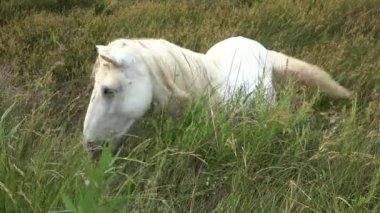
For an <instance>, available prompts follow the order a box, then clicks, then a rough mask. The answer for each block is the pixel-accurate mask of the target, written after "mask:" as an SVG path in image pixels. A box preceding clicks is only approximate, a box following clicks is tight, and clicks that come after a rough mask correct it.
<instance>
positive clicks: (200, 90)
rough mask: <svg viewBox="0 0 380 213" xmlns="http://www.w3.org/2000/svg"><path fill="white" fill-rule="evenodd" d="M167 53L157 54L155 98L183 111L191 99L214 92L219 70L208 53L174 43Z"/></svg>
mask: <svg viewBox="0 0 380 213" xmlns="http://www.w3.org/2000/svg"><path fill="white" fill-rule="evenodd" d="M167 50H168V51H164V52H165V53H157V54H156V55H155V58H156V65H157V66H155V67H156V70H155V71H153V73H154V74H153V75H154V82H153V84H154V85H153V87H154V88H153V89H154V99H156V100H157V101H158V102H160V103H161V105H162V104H168V105H172V106H171V107H172V108H181V105H182V104H185V103H186V102H187V101H188V100H189V99H191V98H194V97H197V96H201V95H204V93H205V92H206V91H210V90H211V87H212V83H213V79H214V78H215V73H216V72H215V70H216V68H215V66H214V63H213V62H212V61H210V59H209V58H208V57H206V56H205V54H202V53H197V52H194V51H191V50H188V49H185V48H182V47H179V46H177V45H174V44H169V45H168V49H167ZM176 105H179V106H176Z"/></svg>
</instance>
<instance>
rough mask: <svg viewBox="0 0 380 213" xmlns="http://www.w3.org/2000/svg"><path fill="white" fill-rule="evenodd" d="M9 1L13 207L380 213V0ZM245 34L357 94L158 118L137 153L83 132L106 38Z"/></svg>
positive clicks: (294, 92) (3, 74) (5, 207)
mask: <svg viewBox="0 0 380 213" xmlns="http://www.w3.org/2000/svg"><path fill="white" fill-rule="evenodd" d="M250 2H251V1H244V0H240V1H239V0H235V1H233V0H230V1H227V0H226V1H223V0H214V1H201V0H192V1H181V0H177V1H175V0H173V1H170V0H168V1H160V3H159V2H158V1H144V0H142V1H132V0H131V1H116V0H114V1H112V0H97V1H88V0H69V1H60V0H40V1H34V0H33V1H32V0H24V1H21V0H20V1H10V0H5V1H1V2H0V56H1V57H0V117H1V119H0V212H212V211H213V212H369V211H372V212H379V211H380V57H379V56H380V15H379V14H380V1H378V0H361V1H356V0H323V1H314V0H308V1H303V0H302V1H301V0H266V1H264V0H257V1H252V2H251V3H250ZM236 35H242V36H245V37H249V38H253V39H255V40H257V41H259V42H260V43H262V44H263V45H264V46H266V47H267V48H268V49H274V50H278V51H282V52H285V53H286V54H289V55H293V56H295V57H298V58H302V59H304V60H306V61H309V62H311V63H314V64H317V65H319V66H321V67H323V68H324V69H325V70H327V71H328V72H329V73H331V75H332V76H333V77H334V78H335V79H337V80H338V81H339V82H340V83H341V84H342V85H344V86H345V87H347V88H349V89H351V90H352V91H354V93H355V98H354V99H353V100H352V101H348V100H340V99H333V98H329V97H326V96H325V95H323V94H318V93H317V92H315V91H310V90H307V91H306V92H305V91H303V90H300V89H295V88H294V87H293V86H292V85H291V84H290V85H289V86H284V87H283V89H282V90H281V91H280V95H279V100H278V102H277V104H276V105H275V106H274V107H273V108H267V107H265V105H264V104H263V103H262V101H260V99H258V100H257V101H256V102H255V104H254V106H255V107H252V109H249V110H242V111H239V109H241V108H242V104H241V102H236V103H234V104H233V106H232V107H228V109H227V110H226V108H217V107H216V108H210V107H208V106H207V104H206V102H204V101H197V102H194V103H192V104H191V105H190V106H189V107H188V109H187V110H186V112H185V113H184V114H183V116H181V117H180V118H172V117H170V116H167V115H165V114H161V115H154V114H153V115H147V116H146V118H145V119H144V120H142V121H140V122H139V123H138V124H137V125H136V127H135V128H134V129H133V130H132V133H133V134H135V135H136V137H133V138H129V139H127V141H126V148H125V152H124V154H123V155H122V156H121V157H120V158H117V159H113V158H112V157H111V156H110V154H109V152H108V150H106V152H105V153H104V155H103V158H102V159H101V161H100V162H99V164H98V165H97V166H96V167H94V166H93V165H92V164H91V162H90V161H89V158H88V156H87V153H86V152H85V150H84V149H83V147H82V144H81V130H82V123H83V118H84V113H85V110H86V107H87V102H88V100H89V95H90V92H91V89H92V79H91V71H92V70H91V68H92V64H93V63H94V60H95V58H96V51H95V45H96V44H106V43H107V42H109V41H111V40H113V39H116V38H119V37H126V36H127V37H152V38H165V39H167V40H169V41H171V42H174V43H176V44H178V45H181V46H183V47H186V48H189V49H192V50H195V51H201V52H204V51H206V50H207V49H208V48H209V47H211V46H212V45H213V44H214V43H216V42H218V41H220V40H222V39H224V38H227V37H230V36H236Z"/></svg>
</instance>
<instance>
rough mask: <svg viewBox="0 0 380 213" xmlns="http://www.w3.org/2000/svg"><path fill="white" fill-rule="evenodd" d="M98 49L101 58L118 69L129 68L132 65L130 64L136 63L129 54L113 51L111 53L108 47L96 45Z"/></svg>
mask: <svg viewBox="0 0 380 213" xmlns="http://www.w3.org/2000/svg"><path fill="white" fill-rule="evenodd" d="M96 49H97V51H98V54H99V56H100V57H101V58H102V59H103V60H105V61H107V62H109V63H111V64H113V65H115V66H118V67H121V66H128V65H130V63H133V61H134V60H133V59H132V58H131V57H130V56H129V55H128V54H126V53H124V52H115V51H112V52H111V53H110V51H107V46H104V45H96Z"/></svg>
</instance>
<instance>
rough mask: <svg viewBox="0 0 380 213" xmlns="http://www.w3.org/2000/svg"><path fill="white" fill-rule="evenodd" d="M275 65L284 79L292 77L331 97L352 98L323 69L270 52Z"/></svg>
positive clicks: (275, 69) (349, 93)
mask: <svg viewBox="0 0 380 213" xmlns="http://www.w3.org/2000/svg"><path fill="white" fill-rule="evenodd" d="M269 52H270V54H271V56H272V60H273V65H274V67H273V68H274V72H275V73H276V74H279V75H280V76H282V77H291V78H292V79H294V80H296V82H299V83H301V84H306V85H307V86H317V87H319V89H320V90H321V91H323V92H325V93H327V94H329V95H332V96H337V97H342V98H350V97H351V92H350V91H348V90H347V89H346V88H344V87H342V86H341V85H339V83H338V82H336V81H334V79H332V78H331V76H330V75H329V74H328V73H326V72H325V71H323V70H322V69H321V68H319V67H317V66H315V65H312V64H309V63H307V62H305V61H302V60H299V59H296V58H293V57H290V56H287V55H285V54H283V53H280V52H276V51H269Z"/></svg>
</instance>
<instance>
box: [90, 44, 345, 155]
mask: <svg viewBox="0 0 380 213" xmlns="http://www.w3.org/2000/svg"><path fill="white" fill-rule="evenodd" d="M97 51H98V58H97V60H96V63H95V65H94V75H95V83H94V88H93V92H92V95H91V100H90V103H89V106H88V109H87V113H86V117H85V121H84V129H83V135H84V144H85V145H86V147H87V148H88V150H89V151H90V154H91V156H92V158H94V159H96V158H97V157H99V155H100V153H101V148H102V146H103V145H104V144H105V143H106V142H107V143H110V145H111V146H113V149H114V150H116V149H117V147H118V142H117V141H118V140H119V139H120V138H121V137H122V136H123V135H125V134H126V133H127V131H128V130H129V128H130V127H131V126H132V124H133V123H134V122H135V121H136V120H138V119H139V118H141V117H143V115H144V114H145V112H146V111H147V110H148V109H149V108H150V107H151V106H153V107H165V109H168V111H169V112H171V113H173V114H177V113H178V112H179V110H180V109H181V108H182V107H183V105H184V104H186V103H187V101H188V100H191V99H193V98H195V97H199V96H202V95H209V96H210V97H211V99H212V101H228V100H229V99H231V98H232V97H234V95H235V94H236V93H237V92H238V91H239V92H241V91H243V93H244V94H249V93H251V92H254V91H255V90H256V89H257V87H258V86H259V85H262V86H263V87H264V88H265V95H266V99H267V101H268V103H272V102H273V101H274V100H275V90H274V87H273V83H272V80H273V76H274V74H278V75H279V76H282V77H284V78H285V77H287V76H290V77H292V78H294V79H295V80H297V81H299V82H301V83H305V84H307V85H314V86H317V87H319V88H320V89H321V90H322V91H324V92H327V93H328V94H330V95H333V96H338V97H344V98H348V97H350V92H349V91H347V90H346V89H345V88H343V87H342V86H340V85H339V84H338V83H337V82H335V81H334V80H333V79H332V78H331V77H330V76H329V75H328V74H327V73H326V72H324V71H323V70H321V69H320V68H318V67H317V66H314V65H311V64H309V63H307V62H304V61H302V60H298V59H295V58H292V57H289V56H287V55H284V54H282V53H278V52H275V51H271V50H267V49H266V48H264V47H263V46H262V45H261V44H259V43H258V42H256V41H254V40H251V39H247V38H244V37H232V38H229V39H226V40H224V41H221V42H219V43H217V44H215V45H214V46H213V47H211V49H210V50H208V52H207V53H206V54H202V53H196V52H193V51H191V50H188V49H185V48H181V47H179V46H177V45H175V44H173V43H170V42H168V41H166V40H162V39H118V40H115V41H113V42H111V43H109V44H108V45H107V46H103V45H97Z"/></svg>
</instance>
